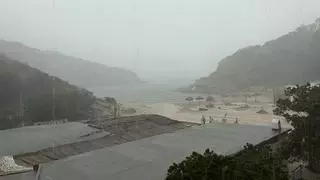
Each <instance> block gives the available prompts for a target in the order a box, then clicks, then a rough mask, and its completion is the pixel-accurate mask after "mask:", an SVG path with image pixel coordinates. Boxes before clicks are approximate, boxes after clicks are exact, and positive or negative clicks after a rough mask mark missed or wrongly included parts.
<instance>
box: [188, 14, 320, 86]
mask: <svg viewBox="0 0 320 180" xmlns="http://www.w3.org/2000/svg"><path fill="white" fill-rule="evenodd" d="M319 68H320V19H318V20H317V21H316V22H314V23H313V24H310V25H306V26H301V27H299V28H297V29H296V30H295V31H293V32H290V33H288V34H286V35H284V36H281V37H279V38H278V39H275V40H272V41H269V42H266V43H265V44H264V45H262V46H260V45H257V46H251V47H246V48H243V49H240V50H239V51H237V52H236V53H234V54H233V55H231V56H229V57H226V58H224V59H223V60H221V62H220V63H219V65H218V68H217V70H216V71H215V72H213V73H212V74H210V75H209V76H208V77H204V78H201V79H199V80H197V81H196V82H195V83H194V84H193V85H191V86H190V87H189V90H190V89H191V87H193V89H195V91H203V92H221V91H233V90H242V89H245V88H248V87H250V86H265V87H274V86H278V85H287V84H297V83H304V82H306V81H311V80H319V79H320V70H319Z"/></svg>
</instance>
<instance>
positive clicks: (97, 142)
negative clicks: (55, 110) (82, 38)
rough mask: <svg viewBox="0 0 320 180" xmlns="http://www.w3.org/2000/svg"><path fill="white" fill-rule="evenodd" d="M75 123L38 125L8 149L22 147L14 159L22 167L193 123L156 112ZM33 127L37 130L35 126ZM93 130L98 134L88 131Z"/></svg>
mask: <svg viewBox="0 0 320 180" xmlns="http://www.w3.org/2000/svg"><path fill="white" fill-rule="evenodd" d="M75 125H76V126H75V127H74V128H71V127H69V125H68V126H67V127H59V128H56V129H58V131H57V130H51V129H49V130H48V131H43V129H42V128H40V129H41V131H39V132H37V133H35V134H34V133H30V134H25V136H26V137H22V136H17V137H16V138H15V139H14V141H12V142H23V143H22V144H23V146H21V147H20V145H14V144H13V145H9V146H10V147H11V148H10V150H11V152H16V151H14V147H19V148H20V149H24V153H21V154H16V153H14V155H15V156H14V159H15V162H16V163H17V164H19V165H23V166H32V165H33V164H40V163H48V162H50V161H53V160H58V159H62V158H66V157H69V156H73V155H77V154H81V153H85V152H89V151H93V150H97V149H101V148H106V147H110V146H114V145H117V144H122V143H126V142H130V141H135V140H139V139H142V138H146V137H151V136H155V135H158V134H163V133H168V132H174V131H176V130H179V129H184V128H188V127H190V126H191V125H195V124H194V123H185V122H179V121H175V120H172V119H169V118H166V117H163V116H159V115H139V116H130V117H122V118H117V119H114V120H105V121H92V122H89V125H87V124H82V123H76V124H75ZM77 127H82V128H77ZM92 127H94V128H92ZM96 128H97V129H99V131H97V129H96ZM35 129H36V130H38V128H35ZM92 130H95V131H97V132H98V133H94V134H92V133H91V134H90V132H92ZM13 131H15V130H13ZM20 131H22V130H20ZM51 131H52V132H51ZM65 131H69V132H65ZM73 131H79V132H78V134H74V133H75V132H73ZM80 132H81V133H80ZM84 132H86V133H84ZM88 133H89V134H88ZM75 135H78V136H79V137H78V136H75ZM28 136H30V137H28ZM41 136H44V137H41ZM19 137H21V139H19ZM76 137H78V138H76ZM32 138H34V139H32ZM55 138H56V139H55ZM53 142H54V144H55V146H54V148H53V147H52V143H53ZM34 146H35V147H34ZM36 147H37V148H36ZM19 152H22V151H19Z"/></svg>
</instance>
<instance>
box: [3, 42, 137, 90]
mask: <svg viewBox="0 0 320 180" xmlns="http://www.w3.org/2000/svg"><path fill="white" fill-rule="evenodd" d="M0 53H4V54H6V56H7V57H10V58H12V59H15V60H17V61H20V62H23V63H28V64H29V65H30V66H32V67H34V68H37V69H39V70H41V71H43V72H46V73H48V74H50V75H52V76H56V77H59V78H61V79H63V80H65V81H68V82H69V83H71V84H74V85H77V86H79V87H84V88H91V87H94V86H109V85H122V84H132V83H140V82H141V81H140V79H139V77H138V75H137V74H135V73H133V72H131V71H129V70H125V69H121V68H115V67H108V66H106V65H103V64H99V63H95V62H91V61H87V60H83V59H80V58H75V57H71V56H66V55H64V54H61V53H59V52H52V51H41V50H38V49H34V48H30V47H28V46H25V45H23V44H21V43H17V42H9V41H4V40H0Z"/></svg>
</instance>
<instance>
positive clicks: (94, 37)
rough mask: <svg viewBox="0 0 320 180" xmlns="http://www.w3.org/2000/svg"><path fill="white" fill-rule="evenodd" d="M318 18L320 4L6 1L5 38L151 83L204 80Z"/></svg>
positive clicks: (1, 22)
mask: <svg viewBox="0 0 320 180" xmlns="http://www.w3.org/2000/svg"><path fill="white" fill-rule="evenodd" d="M317 17H320V1H319V0H1V1H0V39H5V40H12V41H19V42H22V43H25V44H27V45H29V46H32V47H36V48H40V49H44V50H46V49H48V50H57V51H61V52H63V53H65V54H68V55H73V56H76V57H81V58H84V59H87V60H90V61H96V62H101V63H103V64H106V65H109V66H117V67H124V68H127V69H131V70H133V71H134V72H136V73H138V74H139V75H140V76H141V77H143V78H157V77H160V76H163V77H168V78H176V77H187V78H194V79H196V78H198V77H200V76H204V75H208V74H209V73H211V72H212V71H214V70H215V68H216V65H217V62H219V61H220V60H221V59H222V58H223V57H225V56H227V55H230V54H231V53H233V52H234V51H236V50H237V49H238V48H241V47H244V46H247V45H254V44H261V43H263V42H265V41H267V40H270V39H273V38H276V37H278V36H280V35H282V34H285V33H287V32H289V31H292V30H294V29H295V28H296V27H298V26H299V25H301V24H308V23H311V22H313V21H314V20H315V19H316V18H317ZM181 72H182V73H181Z"/></svg>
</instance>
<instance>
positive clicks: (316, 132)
mask: <svg viewBox="0 0 320 180" xmlns="http://www.w3.org/2000/svg"><path fill="white" fill-rule="evenodd" d="M285 97H287V98H283V99H279V100H278V101H277V108H276V109H275V111H274V112H275V114H277V115H281V116H283V117H285V118H286V119H287V121H288V122H290V123H291V125H292V126H293V127H294V129H293V130H292V132H291V133H290V135H289V139H288V141H287V142H286V143H285V144H283V145H284V147H283V155H286V156H288V157H287V158H290V159H292V160H296V159H302V160H304V161H307V162H309V166H310V168H312V169H313V170H316V171H319V172H320V86H311V85H310V84H306V85H302V86H296V87H292V88H288V89H287V90H286V91H285Z"/></svg>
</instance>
